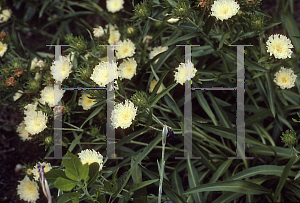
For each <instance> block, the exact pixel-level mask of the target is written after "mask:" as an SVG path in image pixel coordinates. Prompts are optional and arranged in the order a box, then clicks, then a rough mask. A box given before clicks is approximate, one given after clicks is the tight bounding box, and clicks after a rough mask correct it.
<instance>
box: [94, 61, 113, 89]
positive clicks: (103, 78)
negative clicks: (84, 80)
mask: <svg viewBox="0 0 300 203" xmlns="http://www.w3.org/2000/svg"><path fill="white" fill-rule="evenodd" d="M108 64H109V62H103V61H101V62H100V63H99V64H98V65H97V66H96V67H95V68H94V71H93V73H92V75H91V77H90V78H91V79H92V80H93V81H94V82H95V83H96V84H98V85H99V86H100V87H104V86H105V85H107V84H108V83H109V82H112V81H114V79H116V78H118V72H117V64H116V63H112V64H111V65H112V66H114V68H112V69H109V73H110V78H108V74H107V72H108V71H107V70H108V68H107V66H108ZM113 70H114V72H113ZM113 75H114V76H115V77H113Z"/></svg>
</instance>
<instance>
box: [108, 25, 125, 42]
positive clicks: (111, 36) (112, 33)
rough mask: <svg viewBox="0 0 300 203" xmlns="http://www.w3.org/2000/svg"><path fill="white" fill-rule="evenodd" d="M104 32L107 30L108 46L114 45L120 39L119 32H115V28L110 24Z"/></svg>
mask: <svg viewBox="0 0 300 203" xmlns="http://www.w3.org/2000/svg"><path fill="white" fill-rule="evenodd" d="M105 27H106V29H105V31H106V32H108V31H107V30H108V29H109V38H108V44H116V43H117V42H118V41H119V40H120V37H121V34H120V32H119V31H118V30H117V26H113V25H111V24H109V25H106V26H105Z"/></svg>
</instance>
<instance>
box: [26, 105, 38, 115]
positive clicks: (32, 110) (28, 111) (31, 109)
mask: <svg viewBox="0 0 300 203" xmlns="http://www.w3.org/2000/svg"><path fill="white" fill-rule="evenodd" d="M36 106H37V102H36V103H34V104H27V105H26V106H24V109H25V111H24V114H25V115H26V116H27V115H30V114H34V113H36V112H35V110H36Z"/></svg>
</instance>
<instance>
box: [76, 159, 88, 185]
mask: <svg viewBox="0 0 300 203" xmlns="http://www.w3.org/2000/svg"><path fill="white" fill-rule="evenodd" d="M78 172H79V180H84V181H85V182H87V181H88V178H89V164H88V163H86V164H84V165H81V166H79V167H78Z"/></svg>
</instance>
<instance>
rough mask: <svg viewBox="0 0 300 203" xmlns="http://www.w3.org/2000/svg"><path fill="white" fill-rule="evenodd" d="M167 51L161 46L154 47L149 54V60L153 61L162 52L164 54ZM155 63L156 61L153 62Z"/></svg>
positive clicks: (166, 48)
mask: <svg viewBox="0 0 300 203" xmlns="http://www.w3.org/2000/svg"><path fill="white" fill-rule="evenodd" d="M167 50H168V47H162V46H159V47H154V48H153V50H152V51H151V52H150V54H149V58H150V59H153V58H154V57H155V56H156V55H158V54H160V53H162V52H165V51H167ZM157 61H158V59H157V60H156V61H155V63H157Z"/></svg>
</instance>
